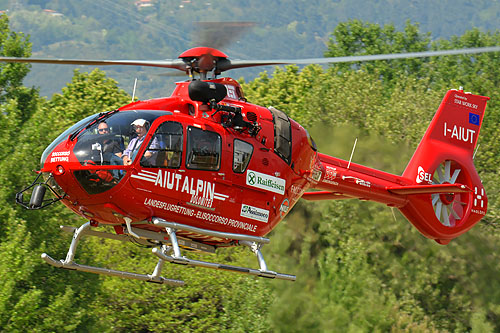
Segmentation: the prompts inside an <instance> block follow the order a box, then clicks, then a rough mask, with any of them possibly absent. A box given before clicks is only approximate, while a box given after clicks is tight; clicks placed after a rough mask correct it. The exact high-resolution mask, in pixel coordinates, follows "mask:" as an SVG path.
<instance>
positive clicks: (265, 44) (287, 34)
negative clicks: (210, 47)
mask: <svg viewBox="0 0 500 333" xmlns="http://www.w3.org/2000/svg"><path fill="white" fill-rule="evenodd" d="M0 10H5V11H7V13H8V15H9V18H10V20H11V27H12V29H13V30H14V31H22V32H24V33H25V34H29V35H30V36H31V37H30V41H31V42H32V44H33V56H37V57H56V58H57V57H66V58H86V59H96V58H101V59H102V58H104V59H165V58H169V59H171V58H177V56H178V55H179V54H180V53H181V52H182V51H184V50H186V49H188V48H190V47H193V46H198V45H195V44H194V43H193V40H196V36H193V33H194V32H195V27H196V25H195V24H194V22H207V21H208V22H210V21H250V22H255V23H256V26H255V27H254V28H253V29H251V30H250V31H248V32H247V33H245V34H242V35H241V36H240V37H239V38H238V39H237V40H235V41H234V43H232V44H231V45H228V46H227V47H225V48H224V49H223V51H224V52H226V53H227V54H228V55H229V57H230V58H231V59H297V58H314V57H322V56H323V53H324V52H325V49H326V45H327V42H328V41H329V39H330V37H331V35H330V34H331V32H332V31H333V29H334V28H335V27H336V26H337V25H338V24H339V23H340V22H344V21H346V20H349V19H359V20H362V21H368V22H373V23H377V24H379V25H384V24H393V25H394V26H395V27H396V28H397V29H398V30H402V29H403V28H404V26H405V22H406V21H408V20H410V21H411V22H413V23H417V22H418V23H419V25H420V30H421V31H422V32H423V33H431V32H432V35H431V38H432V39H433V40H436V39H441V38H445V39H448V38H449V37H451V36H453V35H456V36H460V35H462V34H463V33H464V32H465V31H466V30H470V29H472V28H474V27H477V28H479V29H480V30H481V31H487V30H494V29H497V28H498V27H499V26H500V24H499V23H500V22H499V20H500V19H499V18H500V3H499V2H498V1H487V0H481V1H473V2H471V1H465V0H459V1H451V0H445V1H432V0H422V1H409V0H391V1H389V0H381V1H365V0H337V1H331V0H312V1H294V0H287V1H265V0H256V1H238V2H235V1H229V0H218V1H209V0H151V1H138V0H135V1H134V0H102V1H92V0H81V1H74V0H73V1H61V0H50V1H49V0H2V1H0ZM85 70H88V69H85ZM105 70H106V72H107V73H108V75H109V76H111V77H113V78H116V79H117V80H118V82H119V84H120V86H121V87H122V88H124V89H125V90H126V91H127V92H129V93H131V92H132V87H133V82H134V78H136V77H138V78H139V84H138V91H137V94H138V96H139V98H141V99H146V98H152V97H158V96H166V95H170V91H171V90H172V87H173V84H172V82H175V81H176V80H179V79H183V77H182V76H181V77H174V78H172V77H158V76H156V75H155V74H159V73H163V72H162V71H159V70H158V69H145V68H135V67H134V68H130V67H128V68H118V67H115V68H110V67H108V68H105ZM261 70H262V69H254V70H238V71H233V72H232V73H231V75H232V76H233V77H236V78H238V77H241V76H244V77H245V78H246V79H247V80H250V79H252V78H254V77H255V76H256V75H257V73H258V72H259V71H261ZM268 70H272V68H268ZM72 75H73V68H72V67H71V66H69V67H68V66H53V65H50V66H47V65H33V67H32V70H31V72H30V74H29V75H28V77H27V79H26V81H25V84H26V85H27V86H32V85H34V86H36V87H40V91H41V94H42V95H44V96H49V97H50V96H51V95H52V94H53V93H54V92H59V91H60V89H61V87H63V86H64V85H65V84H66V83H67V82H69V81H70V80H71V77H72Z"/></svg>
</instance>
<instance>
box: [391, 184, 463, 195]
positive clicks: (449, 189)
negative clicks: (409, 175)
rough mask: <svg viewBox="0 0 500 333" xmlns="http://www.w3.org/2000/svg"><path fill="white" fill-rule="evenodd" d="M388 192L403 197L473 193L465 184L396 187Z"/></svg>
mask: <svg viewBox="0 0 500 333" xmlns="http://www.w3.org/2000/svg"><path fill="white" fill-rule="evenodd" d="M387 190H388V191H389V192H392V193H394V194H401V195H411V194H436V193H462V192H472V190H471V189H470V188H468V187H467V186H465V185H463V184H434V185H411V186H395V187H388V188H387Z"/></svg>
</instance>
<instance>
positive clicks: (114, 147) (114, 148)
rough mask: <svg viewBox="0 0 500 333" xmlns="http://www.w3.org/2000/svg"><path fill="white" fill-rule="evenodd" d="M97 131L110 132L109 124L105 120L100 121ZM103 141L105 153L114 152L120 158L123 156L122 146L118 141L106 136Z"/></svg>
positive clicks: (106, 133) (101, 132) (102, 133)
mask: <svg viewBox="0 0 500 333" xmlns="http://www.w3.org/2000/svg"><path fill="white" fill-rule="evenodd" d="M97 132H98V133H99V134H100V135H108V134H110V131H109V126H108V124H107V123H106V122H105V121H102V122H100V123H99V125H97ZM102 143H103V153H112V154H115V155H116V156H118V157H120V158H121V157H122V148H121V147H120V144H119V143H118V142H117V141H115V140H111V139H108V138H106V139H105V140H104V141H103V142H102Z"/></svg>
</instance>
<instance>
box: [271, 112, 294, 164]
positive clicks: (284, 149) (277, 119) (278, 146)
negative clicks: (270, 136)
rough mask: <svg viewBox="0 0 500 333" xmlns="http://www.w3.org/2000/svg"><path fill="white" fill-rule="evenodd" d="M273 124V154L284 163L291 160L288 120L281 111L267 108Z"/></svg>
mask: <svg viewBox="0 0 500 333" xmlns="http://www.w3.org/2000/svg"><path fill="white" fill-rule="evenodd" d="M269 111H271V114H272V115H273V123H274V152H275V153H276V154H277V155H278V156H279V157H281V159H283V160H284V161H285V162H286V163H288V164H290V162H291V160H292V129H291V125H290V119H289V118H288V116H287V115H286V113H284V112H283V111H280V110H278V109H275V108H273V107H269Z"/></svg>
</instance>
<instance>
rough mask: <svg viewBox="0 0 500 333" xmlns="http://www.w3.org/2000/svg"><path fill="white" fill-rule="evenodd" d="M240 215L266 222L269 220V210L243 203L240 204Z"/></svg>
mask: <svg viewBox="0 0 500 333" xmlns="http://www.w3.org/2000/svg"><path fill="white" fill-rule="evenodd" d="M240 216H243V217H246V218H249V219H252V220H257V221H261V222H266V223H267V222H268V220H269V211H268V210H265V209H261V208H257V207H253V206H250V205H245V204H243V205H241V212H240Z"/></svg>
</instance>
